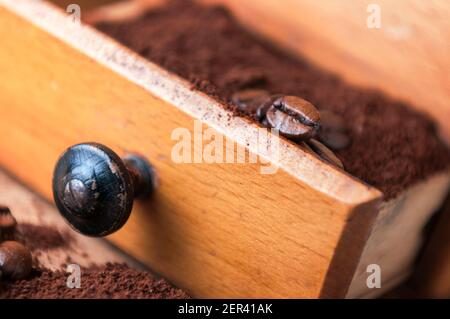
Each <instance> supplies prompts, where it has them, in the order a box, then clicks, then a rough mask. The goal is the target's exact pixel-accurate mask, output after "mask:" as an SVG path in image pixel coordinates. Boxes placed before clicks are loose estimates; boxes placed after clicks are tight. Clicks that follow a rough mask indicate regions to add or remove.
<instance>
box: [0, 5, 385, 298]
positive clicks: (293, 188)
mask: <svg viewBox="0 0 450 319" xmlns="http://www.w3.org/2000/svg"><path fill="white" fill-rule="evenodd" d="M0 3H1V4H3V6H1V7H0V37H1V38H2V39H3V40H2V50H1V51H0V74H1V86H0V107H1V112H2V116H1V117H0V136H1V139H0V150H1V152H0V164H1V165H2V166H4V167H6V168H7V169H8V170H9V171H11V172H12V173H14V174H15V175H16V176H18V177H19V178H20V179H21V180H23V181H24V182H26V183H27V184H28V185H30V186H31V187H33V188H34V189H36V190H37V191H39V192H40V193H42V194H44V195H45V196H46V197H47V198H51V175H52V170H53V165H54V163H55V162H56V159H57V157H58V155H59V154H60V153H61V152H62V151H63V150H64V149H65V148H66V147H67V146H69V145H71V144H74V143H77V142H82V141H96V142H100V143H104V144H106V145H108V146H110V147H112V148H113V149H115V150H116V151H117V152H118V153H120V154H124V153H125V152H127V151H135V152H140V153H142V154H144V155H145V156H147V157H148V158H149V160H150V161H151V162H153V163H154V165H155V167H156V169H157V171H158V173H159V176H160V180H161V185H160V188H159V189H158V192H157V193H156V196H154V197H153V198H152V199H151V200H150V201H149V202H146V203H138V204H137V205H136V207H135V209H134V212H133V214H132V217H131V219H130V221H129V222H128V224H127V225H126V227H125V228H124V229H123V230H122V231H120V232H119V233H117V234H116V235H114V236H112V237H111V238H110V239H111V240H112V241H113V242H115V243H116V244H118V245H119V246H120V247H122V248H124V249H125V250H126V251H128V252H130V253H132V254H133V255H135V256H137V257H138V258H139V259H140V260H142V261H145V262H146V263H148V264H150V265H151V266H152V268H153V269H155V270H156V271H157V272H159V273H161V274H162V275H164V276H165V277H168V278H169V279H170V280H171V281H173V282H174V283H175V284H177V285H178V286H180V287H182V288H186V289H187V290H188V291H189V292H190V293H192V294H193V295H194V296H200V297H317V296H322V297H337V296H341V297H342V296H344V295H345V293H346V291H347V289H348V286H349V284H350V281H351V279H352V276H353V273H354V271H355V268H356V266H357V263H358V260H359V256H360V255H361V251H362V249H363V246H364V244H365V240H366V239H367V237H368V234H369V230H370V228H371V226H372V224H373V221H374V218H375V217H376V213H377V211H376V207H377V204H378V200H379V198H380V193H379V192H378V191H377V190H375V189H373V188H370V187H368V186H366V185H363V184H362V183H360V182H358V181H356V180H355V179H353V178H352V177H350V176H348V175H346V174H345V173H343V172H342V171H339V170H337V169H335V168H333V167H331V166H328V165H326V164H325V163H323V162H321V161H320V160H318V159H317V158H316V157H314V156H312V155H311V154H309V153H305V152H304V151H303V150H302V149H300V148H298V147H296V146H294V145H292V144H289V143H288V142H285V141H281V140H279V139H278V138H277V137H276V136H270V137H269V141H268V143H269V144H275V143H278V142H279V148H280V149H279V151H280V154H279V156H278V157H274V155H273V153H270V152H269V150H268V149H267V147H266V145H267V144H264V145H257V146H259V147H255V146H252V145H251V143H250V142H251V141H252V140H254V138H255V126H254V125H253V124H251V123H248V122H246V121H245V120H243V119H240V118H234V117H231V116H230V114H228V113H227V112H226V111H225V110H224V109H223V108H222V107H221V106H220V105H218V104H217V103H216V102H214V101H212V100H211V99H209V98H208V97H206V96H204V95H202V94H200V93H196V92H192V91H191V90H190V89H189V85H188V84H187V83H185V82H184V81H182V80H180V79H178V78H176V77H174V76H173V75H171V74H168V73H167V72H165V71H164V70H161V69H160V68H158V67H157V66H155V65H153V64H151V63H150V62H148V61H145V60H143V59H141V58H139V57H137V56H136V55H134V54H132V53H131V52H129V51H128V50H126V49H124V48H122V47H121V46H119V45H117V44H115V43H113V42H111V41H109V40H106V39H105V38H103V37H102V36H101V35H100V34H98V33H96V32H94V31H93V30H91V29H90V28H86V27H80V26H77V25H75V24H73V23H69V22H68V20H67V19H65V17H64V16H62V15H61V14H59V13H58V12H57V11H55V10H54V9H53V8H52V7H51V6H48V5H47V4H45V2H40V1H39V2H36V1H30V0H19V1H17V0H14V1H9V0H2V1H0ZM6 7H7V8H8V9H7V8H6ZM13 12H15V13H13ZM16 14H19V15H21V16H22V17H18V16H16ZM30 22H31V23H30ZM32 24H34V26H33V25H32ZM44 30H47V31H48V32H50V33H51V34H52V35H50V34H48V33H47V32H46V31H44ZM106 65H107V67H106ZM194 118H198V119H201V120H202V121H203V122H204V124H205V126H207V127H211V128H214V129H215V130H216V131H217V132H218V133H219V134H221V135H224V136H227V137H229V138H231V139H232V140H233V141H236V142H238V143H239V144H240V145H248V146H247V151H249V152H258V154H260V155H261V156H263V157H265V158H267V159H269V160H270V161H271V162H272V163H273V164H275V165H276V166H277V167H278V168H279V170H278V172H277V173H276V174H273V175H261V174H260V171H259V168H260V167H259V165H257V164H240V165H239V164H234V165H233V164H213V165H211V164H205V163H199V164H176V163H174V162H173V161H172V160H171V155H170V154H171V150H172V146H173V145H174V141H172V140H171V133H172V131H173V130H174V129H175V128H180V127H184V128H187V129H188V130H189V131H190V132H191V133H193V132H192V129H193V125H194V124H193V119H194ZM224 119H226V120H224ZM260 144H262V142H261V143H260ZM261 146H264V147H261Z"/></svg>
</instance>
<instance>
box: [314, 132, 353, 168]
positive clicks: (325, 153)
mask: <svg viewBox="0 0 450 319" xmlns="http://www.w3.org/2000/svg"><path fill="white" fill-rule="evenodd" d="M306 144H307V145H308V146H309V147H310V149H312V150H313V152H314V153H316V154H317V155H319V156H320V157H321V158H322V159H324V160H325V161H327V162H329V163H331V164H333V165H336V166H337V167H339V168H342V169H344V164H342V162H341V160H340V159H339V158H338V157H337V156H336V155H335V154H334V153H333V151H331V150H330V149H329V148H327V147H326V146H325V145H323V144H322V143H320V142H319V141H318V140H316V139H313V138H312V139H310V140H309V141H308V142H307V143H306Z"/></svg>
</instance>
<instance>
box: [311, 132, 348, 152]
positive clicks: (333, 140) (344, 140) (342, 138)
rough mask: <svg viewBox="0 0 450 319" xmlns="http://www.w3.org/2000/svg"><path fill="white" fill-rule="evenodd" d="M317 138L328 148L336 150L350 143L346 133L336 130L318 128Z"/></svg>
mask: <svg viewBox="0 0 450 319" xmlns="http://www.w3.org/2000/svg"><path fill="white" fill-rule="evenodd" d="M317 138H318V139H319V140H320V141H321V142H322V143H323V144H325V145H326V146H328V147H329V148H331V149H333V150H335V151H338V150H342V149H344V148H346V147H348V146H349V145H350V142H351V141H350V138H349V137H348V135H347V134H345V133H343V132H338V131H335V132H333V131H326V130H323V131H322V130H319V133H318V134H317Z"/></svg>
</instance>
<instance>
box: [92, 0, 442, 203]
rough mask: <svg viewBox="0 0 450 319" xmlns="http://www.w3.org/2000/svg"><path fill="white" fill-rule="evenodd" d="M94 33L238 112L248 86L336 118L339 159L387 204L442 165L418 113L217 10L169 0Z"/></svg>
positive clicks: (439, 148)
mask: <svg viewBox="0 0 450 319" xmlns="http://www.w3.org/2000/svg"><path fill="white" fill-rule="evenodd" d="M262 23H264V22H262ZM97 27H98V28H99V29H100V30H102V31H104V32H105V33H107V34H109V35H111V36H112V37H114V38H116V39H117V40H118V41H120V42H122V43H123V44H124V45H126V46H128V47H130V48H131V49H133V50H135V51H136V52H138V53H139V54H141V55H142V56H144V57H146V58H148V59H150V60H151V61H153V62H155V63H158V64H160V65H161V66H163V67H164V68H166V69H168V70H171V71H173V72H174V73H177V74H178V75H180V76H182V77H184V78H186V79H187V80H189V81H190V82H191V83H192V84H193V87H194V88H196V89H198V90H201V91H203V92H205V93H207V94H209V95H210V96H212V97H215V98H216V99H218V100H220V101H222V102H223V103H224V104H225V105H226V107H228V108H229V109H231V110H233V111H234V112H235V113H237V114H238V113H239V111H238V110H237V108H236V105H234V104H233V103H232V102H231V97H232V95H233V93H235V92H236V91H238V90H242V89H247V88H255V89H265V90H268V91H269V92H271V93H272V94H276V93H281V94H286V95H297V96H300V97H302V98H304V99H306V100H308V101H310V102H311V103H313V104H314V105H316V106H317V107H318V108H319V110H330V111H333V112H335V113H337V114H339V115H341V116H343V117H344V118H345V120H346V124H347V126H348V127H347V129H348V132H349V135H350V137H351V140H352V143H351V145H350V146H349V147H348V148H346V149H344V150H341V151H338V152H337V155H338V157H339V158H340V159H341V160H342V162H343V163H344V165H345V168H346V170H347V171H348V172H349V173H351V174H352V175H354V176H356V177H359V178H360V179H362V180H363V181H365V182H367V183H369V184H371V185H373V186H375V187H377V188H378V189H380V190H381V191H382V192H383V193H384V194H385V197H386V199H389V198H392V197H395V196H396V195H397V194H399V193H400V192H401V191H402V190H404V189H405V188H407V187H409V186H411V185H412V184H414V183H416V182H418V181H420V180H423V179H424V178H426V177H427V176H429V175H431V174H433V173H435V172H438V171H440V170H443V169H444V168H446V167H448V166H449V163H450V153H449V151H448V149H447V148H446V147H445V146H444V145H443V144H442V143H441V142H440V141H439V139H438V138H437V137H436V133H435V128H434V124H433V123H432V121H431V120H429V119H428V118H427V117H426V116H425V115H423V114H420V113H417V112H415V111H413V110H412V109H411V108H410V107H408V106H407V105H405V104H404V103H402V102H401V101H397V100H393V99H390V98H388V97H386V96H384V95H383V94H381V93H380V92H377V91H371V90H364V89H359V88H355V87H352V86H350V85H348V84H347V83H345V82H344V81H342V80H341V79H340V78H338V77H336V76H335V75H333V74H330V73H327V72H324V71H322V70H320V69H318V68H317V67H315V66H313V65H311V64H310V63H308V62H307V61H306V60H304V59H302V58H297V57H296V58H294V57H292V56H290V55H288V54H286V53H284V52H282V51H280V50H278V49H277V48H276V47H274V46H272V45H270V44H267V43H265V42H264V41H261V40H260V39H258V38H256V37H255V36H254V35H252V34H250V33H249V32H247V31H245V29H244V28H243V27H241V26H240V25H239V23H238V22H237V21H236V20H235V19H234V18H233V17H232V16H231V15H230V14H229V12H228V11H227V10H226V9H224V8H222V7H220V6H203V5H199V4H195V3H194V2H191V1H187V0H175V1H170V2H169V3H168V4H167V5H164V6H161V7H158V8H156V9H153V10H151V11H149V12H148V13H146V14H145V15H144V16H142V17H140V18H137V19H135V20H132V21H127V22H121V23H101V24H98V25H97ZM413 80H414V79H411V81H413Z"/></svg>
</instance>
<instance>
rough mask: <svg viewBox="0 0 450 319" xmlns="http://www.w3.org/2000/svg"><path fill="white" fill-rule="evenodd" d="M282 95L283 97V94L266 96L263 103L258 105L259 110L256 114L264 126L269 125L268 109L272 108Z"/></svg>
mask: <svg viewBox="0 0 450 319" xmlns="http://www.w3.org/2000/svg"><path fill="white" fill-rule="evenodd" d="M281 97H283V95H282V94H274V95H271V96H269V97H267V98H265V99H264V101H263V103H262V104H261V105H260V106H259V107H258V110H257V111H256V116H257V118H258V120H259V121H260V122H261V123H262V124H263V125H264V126H269V124H268V122H267V119H266V114H267V111H268V110H269V109H270V107H271V106H272V105H273V103H274V102H275V101H276V100H278V99H279V98H281Z"/></svg>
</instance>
